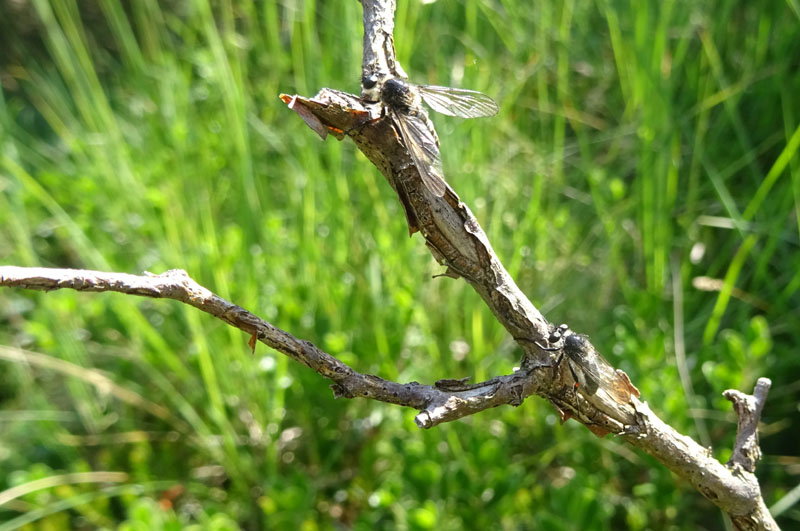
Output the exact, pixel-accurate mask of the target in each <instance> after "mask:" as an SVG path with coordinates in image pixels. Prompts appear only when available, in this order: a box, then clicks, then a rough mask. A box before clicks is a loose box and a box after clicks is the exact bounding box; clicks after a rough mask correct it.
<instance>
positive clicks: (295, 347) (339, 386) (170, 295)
mask: <svg viewBox="0 0 800 531" xmlns="http://www.w3.org/2000/svg"><path fill="white" fill-rule="evenodd" d="M0 286H6V287H17V288H23V289H33V290H44V291H52V290H57V289H73V290H77V291H91V292H103V291H115V292H118V293H124V294H127V295H136V296H141V297H152V298H156V299H173V300H177V301H180V302H183V303H186V304H189V305H190V306H194V307H195V308H198V309H200V310H202V311H204V312H206V313H208V314H210V315H213V316H214V317H216V318H218V319H221V320H223V321H225V322H226V323H228V324H230V325H231V326H233V327H235V328H238V329H240V330H242V331H244V332H246V333H247V334H249V335H250V336H251V337H252V336H254V337H256V338H257V339H258V340H259V341H261V342H262V343H264V344H265V345H268V346H270V347H272V348H274V349H275V350H277V351H279V352H281V353H283V354H285V355H287V356H289V357H290V358H292V359H293V360H295V361H298V362H300V363H302V364H304V365H307V366H308V367H310V368H312V369H314V370H315V371H316V372H318V373H319V374H321V375H322V376H324V377H326V378H328V379H330V380H331V381H333V382H334V384H333V386H332V388H333V390H334V393H335V395H336V396H337V397H347V398H355V397H364V398H372V399H375V400H379V401H381V402H388V403H390V404H397V405H401V406H406V407H411V408H414V409H417V410H419V414H418V415H417V417H416V422H417V424H418V425H419V426H420V427H421V428H430V427H433V426H436V425H437V424H441V423H443V422H449V421H452V420H456V419H459V418H461V417H464V416H466V415H472V414H473V413H477V412H479V411H483V410H485V409H489V408H493V407H497V406H500V405H503V404H511V405H519V404H521V403H522V401H523V400H524V399H525V397H527V396H530V395H531V394H534V393H536V392H537V391H538V388H539V387H540V381H541V380H544V379H547V380H549V378H544V377H543V376H542V371H541V370H538V371H537V370H520V371H517V372H515V373H513V374H509V375H505V376H498V377H496V378H492V379H491V380H488V381H486V382H482V383H480V384H471V385H467V384H461V385H454V384H453V381H452V380H443V381H442V383H441V384H440V385H422V384H419V383H417V382H410V383H405V384H401V383H396V382H391V381H388V380H384V379H383V378H379V377H378V376H373V375H370V374H361V373H359V372H357V371H356V370H354V369H353V368H352V367H350V366H349V365H347V364H345V363H343V362H342V361H340V360H338V359H336V358H335V357H333V356H331V355H330V354H328V353H327V352H324V351H322V350H321V349H319V348H318V347H316V346H315V345H314V344H312V343H311V342H310V341H305V340H302V339H298V338H296V337H294V336H293V335H291V334H289V333H288V332H285V331H284V330H281V329H280V328H278V327H276V326H274V325H272V324H270V323H269V322H267V321H265V320H264V319H261V318H260V317H258V316H257V315H254V314H252V313H251V312H248V311H247V310H245V309H244V308H242V307H241V306H237V305H236V304H232V303H230V302H228V301H226V300H225V299H223V298H221V297H219V296H217V295H215V294H214V293H212V292H211V291H210V290H208V289H207V288H205V287H203V286H201V285H200V284H198V283H197V282H195V281H194V280H193V279H192V278H190V277H189V275H187V274H186V272H185V271H182V270H179V269H173V270H171V271H167V272H166V273H164V274H161V275H152V274H148V275H141V276H140V275H129V274H125V273H104V272H100V271H89V270H84V269H49V268H40V267H15V266H0Z"/></svg>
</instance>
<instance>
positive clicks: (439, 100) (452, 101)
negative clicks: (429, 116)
mask: <svg viewBox="0 0 800 531" xmlns="http://www.w3.org/2000/svg"><path fill="white" fill-rule="evenodd" d="M417 89H418V90H419V93H420V95H422V99H423V100H424V101H425V103H427V104H428V105H429V106H430V108H431V109H433V110H434V111H436V112H440V113H442V114H446V115H448V116H458V117H459V118H480V117H481V116H494V115H495V114H497V111H498V110H499V109H498V107H497V103H495V101H494V100H493V99H492V98H490V97H489V96H487V95H486V94H484V93H483V92H478V91H476V90H467V89H457V88H452V87H439V86H437V85H417Z"/></svg>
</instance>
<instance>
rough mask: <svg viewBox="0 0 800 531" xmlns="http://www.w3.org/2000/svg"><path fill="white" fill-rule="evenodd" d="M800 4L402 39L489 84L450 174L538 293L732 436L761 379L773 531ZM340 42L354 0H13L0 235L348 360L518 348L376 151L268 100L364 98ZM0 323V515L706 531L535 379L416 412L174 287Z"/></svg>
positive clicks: (641, 467) (30, 520) (644, 383)
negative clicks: (171, 280) (733, 394)
mask: <svg viewBox="0 0 800 531" xmlns="http://www.w3.org/2000/svg"><path fill="white" fill-rule="evenodd" d="M799 28H800V4H799V3H798V2H797V0H786V1H785V2H782V1H774V0H768V1H764V0H755V1H752V2H735V1H724V0H723V1H720V2H687V1H675V0H666V1H664V2H659V3H653V2H633V3H628V2H618V1H614V0H598V1H596V2H576V1H574V0H567V1H565V2H552V1H549V0H548V1H541V2H536V3H533V4H531V3H528V2H514V1H508V0H476V1H472V2H453V1H439V2H433V3H423V2H420V1H418V0H409V1H406V0H400V5H399V7H398V11H397V31H396V36H395V37H396V43H397V51H398V56H399V59H400V61H401V64H402V65H403V66H404V68H405V69H406V70H407V71H408V72H409V75H411V76H412V79H413V80H414V81H417V82H420V83H428V84H444V85H451V86H460V87H465V88H470V89H475V90H480V91H483V92H485V93H487V94H490V95H492V96H493V97H495V98H496V99H497V101H498V102H500V104H501V111H500V114H499V116H498V117H496V118H493V119H490V120H472V121H461V120H456V119H448V118H445V117H442V116H435V117H434V120H435V123H436V125H437V128H438V132H439V136H440V137H441V139H442V154H443V159H444V167H445V172H446V174H447V175H449V176H450V178H449V180H450V182H451V183H452V184H453V186H454V188H455V189H456V191H457V192H458V193H459V194H460V196H461V198H462V199H463V200H464V201H465V202H466V203H467V204H468V205H470V208H472V210H473V211H474V212H475V214H476V216H477V217H478V219H479V220H480V222H481V223H482V225H483V227H484V229H485V230H486V232H487V234H488V235H489V237H490V239H491V241H492V244H493V246H494V248H495V250H496V251H497V253H498V255H499V257H500V258H501V260H502V261H503V262H504V263H505V265H506V266H507V267H508V269H509V270H510V272H511V273H512V275H513V276H514V278H515V279H516V280H517V282H518V283H519V285H520V287H521V288H522V289H523V291H525V292H526V293H527V294H528V295H529V297H530V298H531V300H532V301H533V302H534V303H535V304H536V305H537V306H538V307H540V308H541V309H542V310H543V312H544V313H545V315H546V316H547V317H548V318H549V319H550V320H551V321H553V322H556V323H559V322H568V323H569V324H570V325H571V326H572V328H573V329H575V330H577V331H580V332H583V333H588V334H590V335H591V336H592V339H593V341H594V343H595V344H596V345H597V346H598V347H599V348H600V349H601V350H602V352H603V353H604V354H605V355H606V357H607V358H608V359H609V360H611V362H612V363H613V364H615V365H616V366H618V367H620V368H622V369H624V370H625V371H627V372H628V374H629V375H630V376H631V378H632V379H633V381H634V382H635V383H636V384H637V385H638V386H639V388H640V389H641V391H642V395H643V397H644V398H645V399H647V400H648V402H649V403H650V405H651V407H652V408H653V409H654V410H655V411H656V412H657V413H658V414H660V415H661V416H662V417H663V418H664V419H665V420H667V421H668V422H669V423H671V424H672V425H673V426H675V427H676V428H678V429H679V430H680V431H681V432H683V433H687V434H689V435H691V436H693V437H694V438H696V439H697V440H699V441H700V442H702V443H703V444H705V445H710V446H712V447H713V449H714V454H715V456H717V457H718V458H720V459H722V460H726V459H727V458H728V456H729V453H730V452H729V448H730V447H731V444H732V442H733V437H734V435H735V419H734V418H733V417H732V415H731V413H730V405H729V404H728V403H727V402H726V401H724V399H723V398H722V397H721V394H720V393H721V392H722V391H723V390H724V389H727V388H731V387H733V388H738V389H742V390H745V391H750V390H752V386H753V384H754V383H755V379H756V378H757V377H759V376H767V377H770V378H772V380H773V389H772V392H771V394H770V400H769V402H768V404H767V407H766V409H765V412H764V419H763V420H764V428H763V431H762V436H761V443H762V448H763V450H764V452H765V457H764V460H763V461H762V463H761V465H760V466H759V469H758V476H759V479H760V481H761V484H762V488H763V491H764V496H765V499H766V502H767V504H768V505H770V506H773V505H775V504H776V503H777V504H778V505H777V506H775V508H776V512H779V513H780V514H779V517H778V521H779V523H781V524H782V525H783V526H784V527H785V528H790V527H792V526H794V525H797V522H798V521H800V510H798V508H797V506H796V505H795V504H793V503H792V501H791V500H792V499H793V496H794V497H796V496H797V494H796V493H797V491H794V493H793V494H790V495H789V496H788V497H787V496H786V495H787V493H790V492H791V489H792V488H795V487H796V485H797V484H798V479H800V458H798V452H797V435H796V434H797V430H798V429H800V411H798V394H799V393H800V363H799V362H798V360H799V359H800V358H798V350H797V349H798V345H800V296H798V289H800V253H798V244H799V243H800V238H799V236H800V231H799V230H798V215H799V214H800V159H799V158H798V155H797V150H798V144H800V129H798V126H799V125H800V74H798V70H799V69H800V29H799ZM361 35H362V27H361V7H360V5H359V4H358V2H356V1H354V0H336V1H333V0H332V1H326V2H321V1H320V2H315V1H314V0H297V1H293V0H279V1H277V2H274V1H266V2H256V1H244V0H242V1H232V0H225V1H219V2H208V1H206V0H194V1H188V0H187V1H167V2H156V1H155V0H137V1H136V2H123V3H119V2H116V1H114V0H87V1H80V2H77V1H75V0H71V1H70V0H52V1H48V0H34V1H27V0H0V83H1V85H2V91H0V227H1V228H2V230H0V263H3V264H14V265H26V266H34V265H40V266H52V267H80V268H93V269H101V270H107V271H122V272H132V273H139V272H142V271H144V270H148V271H152V272H163V271H165V270H167V269H171V268H183V269H186V270H187V271H188V272H189V273H190V274H191V275H192V276H193V277H194V278H195V279H197V280H198V281H199V282H200V283H202V284H204V285H206V286H207V287H209V288H210V289H212V290H214V291H215V292H217V293H218V294H220V295H221V296H223V297H226V298H228V299H229V300H232V301H234V302H236V303H238V304H240V305H242V306H244V307H246V308H248V309H250V310H252V311H254V312H256V313H258V314H260V315H261V316H263V317H265V318H266V319H268V320H271V321H272V322H273V323H274V324H276V325H277V326H280V327H282V328H284V329H286V330H288V331H290V332H291V333H293V334H295V335H297V336H299V337H302V338H304V339H308V340H311V341H313V342H314V343H316V344H318V345H320V346H321V347H323V348H325V349H326V350H327V351H329V352H331V353H333V354H335V355H337V356H339V357H340V358H341V359H343V360H344V361H346V362H348V363H350V364H352V365H353V366H354V367H355V368H357V369H358V370H360V371H363V372H370V373H375V374H379V375H381V376H383V377H386V378H390V379H393V380H400V381H410V380H418V381H422V382H426V383H430V382H432V381H433V380H435V379H438V378H445V377H449V378H458V377H462V376H473V377H475V378H478V379H482V378H486V377H489V376H492V375H496V374H500V373H507V372H509V371H510V370H511V368H512V367H513V366H514V364H515V363H517V361H518V359H519V355H520V352H519V351H518V349H517V348H516V346H515V345H514V343H513V342H512V341H510V339H509V337H508V336H507V334H506V333H505V332H504V330H503V329H502V328H501V327H500V326H499V325H498V324H497V323H496V322H495V321H494V320H493V318H492V316H491V314H490V312H489V311H488V310H487V309H486V307H485V306H484V305H483V303H482V302H481V301H480V299H479V298H478V296H477V295H476V294H475V293H473V292H472V291H471V290H470V289H469V288H468V287H467V286H465V284H464V283H463V282H460V281H453V280H449V279H445V278H437V279H431V275H432V274H436V273H439V272H441V268H440V267H438V266H437V265H436V264H435V263H434V262H433V260H432V259H431V257H430V255H429V253H428V251H427V250H426V249H425V247H424V245H422V240H421V239H420V237H419V236H415V237H414V238H411V239H409V238H408V237H407V232H406V230H407V229H406V225H405V220H404V217H403V215H402V210H401V208H400V206H399V204H398V201H397V199H396V198H395V196H394V194H393V193H392V191H391V189H390V188H389V187H388V186H387V185H386V183H385V181H384V180H383V177H382V176H381V175H380V174H379V173H378V171H377V170H376V169H375V168H374V167H372V166H371V165H370V164H369V163H368V162H367V161H366V160H365V159H364V157H363V156H361V155H360V154H359V153H358V152H357V151H356V150H355V149H354V147H353V145H352V143H351V142H343V143H339V142H336V141H335V140H334V139H328V141H326V142H324V143H323V142H320V141H319V139H318V138H317V137H316V135H314V134H313V133H312V132H311V131H310V130H309V129H308V128H307V127H306V126H305V125H304V124H303V122H302V120H300V119H298V117H297V116H296V115H295V114H294V113H292V112H291V111H289V110H287V109H286V107H285V105H283V104H282V103H281V102H280V101H279V100H278V98H277V95H278V94H279V93H280V92H287V93H299V94H303V95H312V94H314V93H316V91H317V90H318V89H319V88H321V87H323V86H327V87H333V88H337V89H342V90H349V91H352V92H357V91H358V89H359V76H360V61H361ZM432 44H433V45H432ZM0 344H2V345H3V346H2V347H0V499H2V497H3V496H4V494H3V493H5V496H6V499H8V498H13V499H11V500H10V501H7V502H6V503H4V504H1V505H0V522H4V523H0V529H4V530H5V529H14V528H17V527H18V526H28V527H29V528H37V529H64V528H74V529H92V528H96V527H115V526H120V525H121V528H122V529H131V530H138V529H157V528H169V529H176V528H181V527H188V526H190V525H194V526H196V528H202V529H234V528H237V527H242V528H247V529H259V528H264V529H266V528H271V529H287V528H296V529H303V530H314V529H342V528H350V527H352V528H356V529H372V528H387V529H391V528H397V529H430V528H433V527H434V526H435V527H438V528H440V529H461V528H465V527H466V528H474V529H498V528H502V529H609V528H615V529H618V528H629V529H720V528H723V526H724V522H723V519H722V517H721V515H720V513H719V511H717V510H716V509H714V507H713V506H712V505H711V503H709V502H707V501H706V500H704V499H703V498H701V497H700V496H699V494H698V493H697V492H695V491H694V490H692V489H691V487H690V486H688V485H687V484H686V483H684V482H682V481H680V480H678V479H676V478H675V477H673V476H672V474H671V473H669V472H668V471H666V470H665V469H664V468H662V467H661V466H660V465H658V464H657V463H655V462H654V461H653V460H652V459H650V458H649V457H647V456H645V455H643V454H641V453H639V452H637V451H634V450H632V449H631V448H629V447H627V446H625V445H623V444H620V443H619V442H618V441H616V440H614V439H613V438H607V439H603V440H599V439H597V438H595V437H594V436H593V435H591V433H590V432H589V431H588V430H587V429H585V428H584V427H582V426H581V425H579V424H577V423H575V422H568V423H567V424H565V425H563V426H562V425H559V423H558V421H557V416H556V414H555V412H554V411H553V409H552V408H551V407H550V406H548V405H547V404H546V403H544V402H543V401H541V400H538V399H531V400H528V401H527V402H525V404H523V405H522V406H521V407H519V408H516V409H514V408H509V407H506V408H501V409H497V410H493V411H489V412H485V413H482V414H479V415H476V416H473V417H470V418H468V419H465V420H463V421H460V422H455V423H452V424H448V425H444V426H440V427H437V428H435V429H433V430H430V431H425V432H423V431H420V430H418V429H417V428H416V427H415V426H414V425H413V415H414V413H413V412H412V411H411V410H404V409H400V408H397V407H392V406H388V405H383V404H379V403H375V402H368V401H364V400H352V401H347V400H338V401H334V400H333V397H332V394H331V391H330V390H329V388H328V382H326V381H325V380H323V379H322V378H321V377H319V376H317V375H316V374H315V373H313V372H312V371H310V370H309V369H307V368H306V367H303V366H299V365H297V364H294V363H290V362H289V361H287V360H286V359H284V358H283V357H282V356H281V355H279V354H276V353H275V352H272V351H268V350H267V349H266V348H264V347H263V345H262V346H259V347H258V349H257V352H256V354H255V355H252V354H251V353H250V351H249V349H248V347H247V337H245V336H244V335H243V334H242V333H240V332H237V331H234V330H232V329H231V328H229V327H227V326H226V325H224V324H222V323H220V322H217V321H215V320H213V319H211V318H210V317H208V316H206V315H203V314H201V313H200V312H198V311H196V310H193V309H191V308H188V307H186V306H183V305H181V304H179V303H176V302H169V301H151V300H141V299H136V298H133V297H126V296H122V295H117V294H79V293H72V292H56V293H50V294H43V293H31V292H22V291H15V290H8V289H6V290H3V291H1V292H0ZM681 374H683V379H682V378H681ZM109 472H123V473H124V474H110V475H109V474H108V473H109ZM9 489H14V490H12V491H9ZM9 492H10V493H11V494H12V495H13V496H10V495H9Z"/></svg>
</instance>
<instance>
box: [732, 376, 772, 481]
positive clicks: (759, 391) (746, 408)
mask: <svg viewBox="0 0 800 531" xmlns="http://www.w3.org/2000/svg"><path fill="white" fill-rule="evenodd" d="M771 385H772V382H771V381H770V380H769V378H759V379H758V383H756V388H755V390H754V391H753V394H752V395H746V394H744V393H742V392H741V391H737V390H735V389H728V390H727V391H725V392H724V393H722V396H724V397H725V398H727V399H728V400H730V401H731V402H732V403H733V410H734V411H735V412H736V415H737V416H738V417H739V428H738V430H737V432H736V442H735V443H734V445H733V455H732V456H731V458H730V460H729V461H728V466H731V467H733V466H736V465H738V466H741V467H742V468H743V469H744V470H746V471H748V472H755V470H756V464H757V463H758V461H759V460H760V459H761V448H760V447H759V446H758V422H759V421H760V420H761V411H762V410H763V409H764V403H765V402H766V401H767V393H768V392H769V388H770V386H771Z"/></svg>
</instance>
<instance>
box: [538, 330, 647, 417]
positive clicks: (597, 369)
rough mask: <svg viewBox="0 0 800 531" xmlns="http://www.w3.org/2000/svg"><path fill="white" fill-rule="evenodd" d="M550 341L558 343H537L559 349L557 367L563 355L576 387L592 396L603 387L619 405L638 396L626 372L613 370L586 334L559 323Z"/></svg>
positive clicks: (546, 348)
mask: <svg viewBox="0 0 800 531" xmlns="http://www.w3.org/2000/svg"><path fill="white" fill-rule="evenodd" d="M549 342H550V343H556V344H558V343H561V346H559V347H555V348H550V347H541V345H539V346H540V348H543V349H544V350H561V355H560V356H559V357H558V360H556V366H558V364H559V363H561V360H562V359H563V357H564V355H565V354H566V356H567V363H568V364H569V371H570V373H572V378H573V379H574V380H575V389H576V390H580V391H581V392H583V393H584V394H585V395H588V396H592V395H594V394H596V393H597V391H598V389H601V388H602V389H604V390H605V391H606V393H607V394H608V395H609V396H610V397H611V398H612V399H613V400H614V401H615V402H618V403H620V404H627V403H629V402H630V400H631V395H635V396H636V397H638V396H639V390H638V389H637V388H636V387H635V386H634V385H633V384H632V383H631V381H630V379H629V378H628V375H627V374H625V373H624V372H623V371H620V370H616V369H614V367H613V366H612V365H611V364H610V363H609V362H608V360H606V359H605V358H604V357H603V355H602V354H600V353H599V352H597V350H596V349H595V348H594V347H593V346H592V344H591V343H590V342H589V338H588V337H587V336H584V335H580V334H576V333H574V332H571V331H569V327H568V326H567V325H564V324H562V325H561V326H559V327H558V328H557V329H556V330H555V332H553V334H552V335H551V336H550V338H549ZM537 345H538V344H537Z"/></svg>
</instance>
